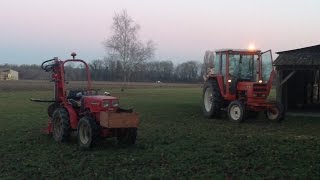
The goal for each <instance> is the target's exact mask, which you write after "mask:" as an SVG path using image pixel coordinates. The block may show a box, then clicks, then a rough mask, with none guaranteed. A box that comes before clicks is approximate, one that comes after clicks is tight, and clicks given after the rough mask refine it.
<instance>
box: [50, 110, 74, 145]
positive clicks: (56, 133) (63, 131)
mask: <svg viewBox="0 0 320 180" xmlns="http://www.w3.org/2000/svg"><path fill="white" fill-rule="evenodd" d="M52 136H53V138H54V140H56V141H57V142H65V141H67V139H68V138H69V136H70V120H69V114H68V112H67V110H66V109H64V108H57V109H56V110H55V111H54V113H53V115H52Z"/></svg>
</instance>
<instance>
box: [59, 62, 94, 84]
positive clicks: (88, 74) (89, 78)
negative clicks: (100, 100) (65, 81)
mask: <svg viewBox="0 0 320 180" xmlns="http://www.w3.org/2000/svg"><path fill="white" fill-rule="evenodd" d="M67 62H81V63H83V64H84V65H85V67H86V73H87V81H88V90H92V85H91V75H90V71H89V66H88V64H87V63H86V62H85V61H84V60H81V59H67V60H65V61H63V67H64V64H65V63H67Z"/></svg>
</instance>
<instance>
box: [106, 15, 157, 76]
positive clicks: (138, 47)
mask: <svg viewBox="0 0 320 180" xmlns="http://www.w3.org/2000/svg"><path fill="white" fill-rule="evenodd" d="M111 29H112V33H113V34H112V36H111V37H109V38H108V39H107V40H106V41H105V47H106V49H107V52H108V54H109V56H111V57H112V59H116V60H119V61H120V62H121V65H122V69H123V72H122V75H123V81H124V82H126V81H128V80H129V77H130V76H131V74H132V72H133V70H134V69H137V68H139V66H141V65H142V64H143V63H144V62H145V61H146V60H148V59H150V58H152V57H153V56H154V51H155V46H154V43H153V42H152V41H151V40H150V41H148V42H147V43H146V44H144V43H143V42H142V41H141V40H139V38H138V32H139V30H140V26H139V25H138V24H136V23H135V22H134V21H133V19H132V18H131V17H130V16H129V15H128V14H127V11H126V10H123V11H121V12H120V13H119V14H118V13H116V14H115V16H114V17H113V25H112V27H111Z"/></svg>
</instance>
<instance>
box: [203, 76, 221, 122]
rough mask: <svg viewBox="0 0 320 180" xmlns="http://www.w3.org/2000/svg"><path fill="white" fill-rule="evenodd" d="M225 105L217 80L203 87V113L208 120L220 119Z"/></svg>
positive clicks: (208, 82)
mask: <svg viewBox="0 0 320 180" xmlns="http://www.w3.org/2000/svg"><path fill="white" fill-rule="evenodd" d="M222 104H223V97H222V95H221V92H220V88H219V85H218V82H217V80H215V79H211V80H208V81H207V82H206V83H205V84H204V86H203V93H202V111H203V115H204V116H205V117H207V118H213V117H219V116H220V114H221V108H222Z"/></svg>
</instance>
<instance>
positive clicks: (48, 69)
mask: <svg viewBox="0 0 320 180" xmlns="http://www.w3.org/2000/svg"><path fill="white" fill-rule="evenodd" d="M53 60H54V59H49V60H47V61H44V62H43V63H42V64H41V68H42V69H43V70H45V71H46V72H48V71H51V70H52V69H53V67H54V63H51V64H47V65H45V64H46V63H48V62H50V61H53Z"/></svg>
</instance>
